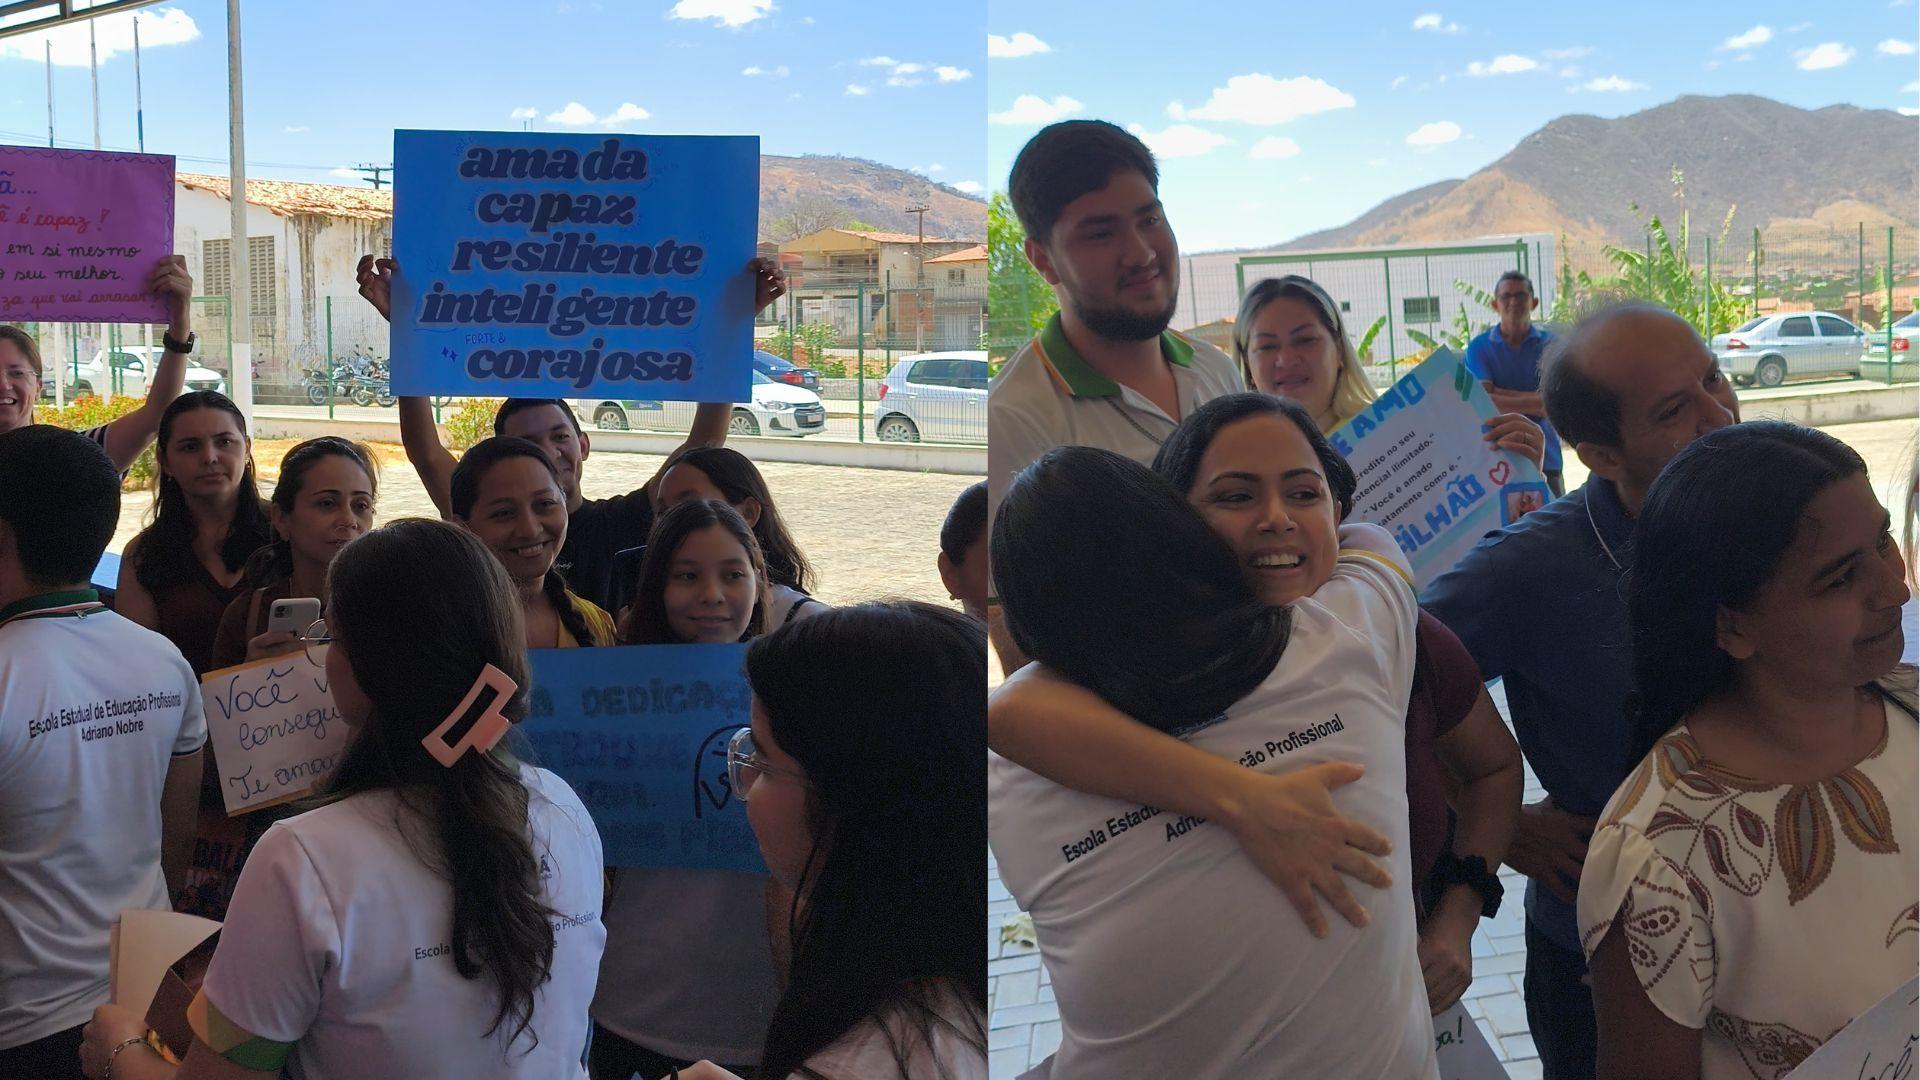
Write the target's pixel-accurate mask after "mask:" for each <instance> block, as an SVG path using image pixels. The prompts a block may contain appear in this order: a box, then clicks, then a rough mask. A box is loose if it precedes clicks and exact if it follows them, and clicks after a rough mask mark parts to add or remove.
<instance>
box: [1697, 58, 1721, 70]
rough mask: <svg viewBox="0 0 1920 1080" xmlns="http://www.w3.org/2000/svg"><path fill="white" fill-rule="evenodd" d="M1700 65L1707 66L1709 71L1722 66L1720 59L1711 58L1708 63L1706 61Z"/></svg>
mask: <svg viewBox="0 0 1920 1080" xmlns="http://www.w3.org/2000/svg"><path fill="white" fill-rule="evenodd" d="M1700 66H1701V67H1704V68H1706V69H1707V70H1708V71H1714V70H1716V69H1718V68H1719V67H1720V61H1718V60H1709V61H1707V62H1706V63H1704V64H1702V65H1700Z"/></svg>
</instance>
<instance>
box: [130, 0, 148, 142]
mask: <svg viewBox="0 0 1920 1080" xmlns="http://www.w3.org/2000/svg"><path fill="white" fill-rule="evenodd" d="M127 17H128V18H130V19H132V20H133V123H134V130H135V131H136V132H137V133H138V134H139V138H140V152H141V153H143V154H144V153H146V152H147V110H146V102H145V96H144V95H143V94H142V92H141V89H140V14H139V12H134V13H133V14H131V15H129V16H127Z"/></svg>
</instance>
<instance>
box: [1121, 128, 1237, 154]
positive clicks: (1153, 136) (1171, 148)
mask: <svg viewBox="0 0 1920 1080" xmlns="http://www.w3.org/2000/svg"><path fill="white" fill-rule="evenodd" d="M1127 130H1128V131H1131V132H1133V133H1134V134H1135V135H1137V136H1139V137H1140V141H1141V142H1143V143H1146V144H1147V149H1149V150H1151V151H1153V156H1155V157H1159V158H1184V157H1199V156H1200V155H1202V154H1205V153H1208V152H1209V151H1211V150H1213V149H1214V148H1215V147H1219V146H1225V145H1226V144H1228V143H1230V142H1232V141H1233V140H1232V139H1229V138H1227V137H1226V136H1225V135H1221V134H1219V133H1218V132H1213V131H1208V130H1207V129H1205V128H1199V127H1194V126H1193V125H1192V124H1169V125H1168V126H1167V127H1166V129H1165V130H1162V131H1148V130H1147V129H1146V128H1144V127H1141V126H1140V125H1139V124H1128V125H1127Z"/></svg>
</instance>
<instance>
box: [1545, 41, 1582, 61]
mask: <svg viewBox="0 0 1920 1080" xmlns="http://www.w3.org/2000/svg"><path fill="white" fill-rule="evenodd" d="M1540 55H1541V56H1544V57H1546V58H1547V59H1549V60H1578V59H1580V58H1581V57H1583V56H1592V55H1593V46H1591V45H1575V46H1574V47H1573V48H1571V49H1547V50H1545V51H1544V52H1542V53H1541V54H1540Z"/></svg>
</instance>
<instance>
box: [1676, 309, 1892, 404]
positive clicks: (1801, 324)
mask: <svg viewBox="0 0 1920 1080" xmlns="http://www.w3.org/2000/svg"><path fill="white" fill-rule="evenodd" d="M1711 345H1712V347H1713V352H1714V355H1715V356H1718V357H1719V358H1720V367H1721V368H1722V369H1723V370H1725V371H1726V373H1727V374H1728V375H1730V376H1732V377H1733V381H1734V382H1736V383H1741V384H1748V383H1751V384H1753V385H1756V386H1779V385H1780V384H1781V383H1783V382H1786V381H1787V380H1788V379H1789V378H1792V377H1795V376H1799V375H1836V374H1849V375H1856V376H1857V375H1859V374H1860V355H1861V354H1862V353H1864V352H1865V351H1866V349H1867V335H1866V331H1864V330H1862V329H1860V328H1859V327H1857V326H1855V325H1853V324H1852V323H1851V322H1848V321H1847V320H1846V319H1843V318H1841V317H1840V316H1838V315H1835V314H1832V313H1831V312H1826V311H1781V312H1776V313H1774V314H1772V315H1763V316H1761V317H1760V318H1757V319H1752V320H1749V321H1748V322H1746V323H1743V324H1741V325H1740V326H1739V327H1737V328H1736V329H1734V330H1733V332H1731V333H1727V334H1715V335H1714V336H1713V341H1712V342H1711Z"/></svg>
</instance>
